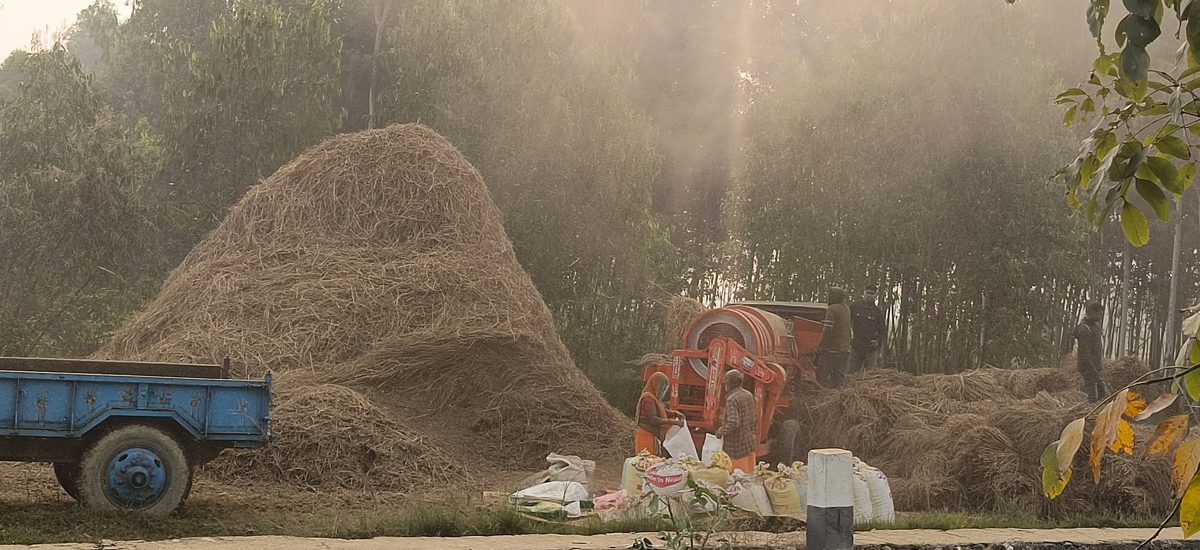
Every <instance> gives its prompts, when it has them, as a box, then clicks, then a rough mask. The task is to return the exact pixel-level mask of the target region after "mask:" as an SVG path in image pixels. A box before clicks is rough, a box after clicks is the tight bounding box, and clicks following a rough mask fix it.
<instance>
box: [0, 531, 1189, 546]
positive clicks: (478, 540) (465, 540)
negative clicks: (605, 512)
mask: <svg viewBox="0 0 1200 550" xmlns="http://www.w3.org/2000/svg"><path fill="white" fill-rule="evenodd" d="M1153 533H1154V529H1040V530H1039V529H963V530H958V531H925V530H909V531H871V532H868V533H860V534H858V535H856V536H855V545H857V546H883V545H886V546H942V547H944V546H950V545H955V546H978V545H991V544H1003V543H1061V542H1064V541H1069V542H1070V543H1072V545H1075V546H1079V545H1112V544H1119V543H1134V542H1138V541H1141V540H1145V539H1146V538H1148V537H1150V536H1151V535H1152V534H1153ZM638 536H645V537H649V538H651V539H652V540H653V539H654V538H655V537H654V535H652V534H648V533H646V534H641V535H632V534H628V533H625V534H613V535H596V536H589V537H580V536H571V535H518V536H496V537H457V538H432V537H413V538H388V537H380V538H376V539H367V540H340V539H305V538H296V537H233V538H198V539H179V540H169V541H161V542H115V543H103V544H101V545H100V547H101V548H103V549H104V550H232V549H240V548H256V549H258V550H391V549H394V548H414V549H415V548H420V549H423V550H568V549H580V550H611V549H618V548H629V546H630V543H631V541H632V540H634V538H635V537H638ZM723 538H725V539H727V540H729V541H730V542H732V543H733V544H734V546H735V547H738V548H781V549H782V548H798V547H802V546H803V545H804V535H803V533H783V534H778V533H733V534H729V535H726V536H725V537H723ZM1160 538H1161V539H1163V540H1168V541H1178V540H1182V539H1183V533H1182V532H1181V531H1180V530H1179V529H1168V530H1166V531H1164V532H1163V534H1162V536H1161V537H1160ZM19 548H20V549H28V550H95V549H96V548H97V545H95V544H52V545H36V546H0V550H17V549H19Z"/></svg>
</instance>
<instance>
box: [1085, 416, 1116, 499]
mask: <svg viewBox="0 0 1200 550" xmlns="http://www.w3.org/2000/svg"><path fill="white" fill-rule="evenodd" d="M1111 408H1112V403H1109V404H1107V405H1105V406H1104V408H1103V409H1101V410H1100V415H1099V416H1097V417H1096V425H1095V426H1093V427H1092V441H1091V447H1090V448H1089V450H1090V451H1091V460H1090V461H1089V463H1090V465H1091V467H1092V479H1093V480H1094V481H1095V482H1096V483H1100V461H1101V460H1103V459H1104V449H1105V448H1106V447H1108V444H1107V443H1105V437H1106V435H1105V434H1106V433H1107V432H1108V410H1109V409H1111Z"/></svg>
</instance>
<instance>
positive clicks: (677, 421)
mask: <svg viewBox="0 0 1200 550" xmlns="http://www.w3.org/2000/svg"><path fill="white" fill-rule="evenodd" d="M670 393H671V381H670V380H669V379H668V378H667V375H665V374H663V373H661V372H656V373H654V374H652V375H650V379H649V380H647V381H646V387H645V388H644V389H643V390H642V397H641V399H639V400H638V408H637V432H636V434H635V435H634V445H635V447H636V451H637V452H638V453H641V452H642V451H646V452H648V453H650V454H652V455H654V456H664V455H663V449H662V440H663V437H665V436H666V433H667V428H670V427H671V426H680V427H682V426H683V425H684V416H683V413H681V412H679V411H672V410H670V409H668V408H667V405H666V400H667V395H669V394H670Z"/></svg>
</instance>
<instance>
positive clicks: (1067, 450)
mask: <svg viewBox="0 0 1200 550" xmlns="http://www.w3.org/2000/svg"><path fill="white" fill-rule="evenodd" d="M1083 424H1084V419H1082V418H1080V419H1077V420H1075V421H1074V422H1071V423H1070V424H1067V427H1065V428H1063V431H1062V435H1061V436H1060V437H1059V439H1058V441H1059V444H1058V456H1057V458H1058V475H1060V476H1061V475H1062V474H1063V472H1065V471H1067V469H1068V468H1070V467H1071V466H1072V465H1073V464H1074V463H1075V453H1076V452H1078V451H1079V445H1080V444H1081V443H1083Z"/></svg>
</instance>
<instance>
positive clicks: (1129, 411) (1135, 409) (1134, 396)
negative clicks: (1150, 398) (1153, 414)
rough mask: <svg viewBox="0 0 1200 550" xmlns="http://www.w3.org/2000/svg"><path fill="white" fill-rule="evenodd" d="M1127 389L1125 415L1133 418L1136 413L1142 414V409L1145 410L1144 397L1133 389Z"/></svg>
mask: <svg viewBox="0 0 1200 550" xmlns="http://www.w3.org/2000/svg"><path fill="white" fill-rule="evenodd" d="M1128 391H1129V393H1128V394H1126V396H1125V398H1126V401H1125V416H1128V417H1129V418H1135V417H1137V415H1139V414H1142V411H1145V410H1146V406H1147V404H1146V398H1144V397H1142V394H1140V393H1138V392H1135V391H1133V390H1128Z"/></svg>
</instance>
